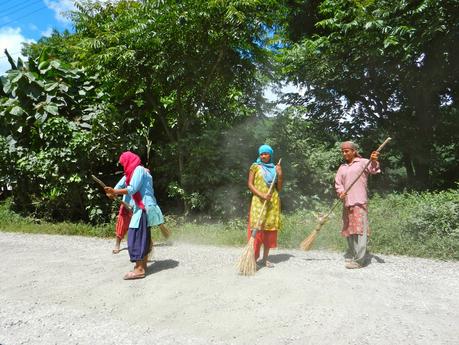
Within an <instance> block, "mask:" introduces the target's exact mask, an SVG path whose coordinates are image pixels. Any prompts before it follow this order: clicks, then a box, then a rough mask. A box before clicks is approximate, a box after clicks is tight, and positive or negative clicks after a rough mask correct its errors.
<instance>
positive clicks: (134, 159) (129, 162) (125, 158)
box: [119, 151, 145, 210]
mask: <svg viewBox="0 0 459 345" xmlns="http://www.w3.org/2000/svg"><path fill="white" fill-rule="evenodd" d="M119 162H120V164H121V165H122V166H123V170H124V175H125V176H126V184H127V185H129V183H130V182H131V178H132V174H133V173H134V170H135V168H137V167H138V166H139V165H141V164H140V163H141V160H140V157H139V156H137V155H136V154H135V153H132V152H130V151H126V152H123V153H122V154H121V156H120V159H119ZM132 198H133V199H134V201H135V203H136V205H137V206H138V207H140V208H141V209H143V210H144V209H145V205H144V204H143V202H142V196H141V195H140V192H137V193H135V194H134V195H133V196H132Z"/></svg>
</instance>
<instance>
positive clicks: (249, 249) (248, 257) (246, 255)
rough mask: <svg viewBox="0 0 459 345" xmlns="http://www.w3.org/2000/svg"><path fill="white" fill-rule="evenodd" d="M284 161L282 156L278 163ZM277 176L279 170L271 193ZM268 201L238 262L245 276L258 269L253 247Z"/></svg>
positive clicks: (274, 179)
mask: <svg viewBox="0 0 459 345" xmlns="http://www.w3.org/2000/svg"><path fill="white" fill-rule="evenodd" d="M281 161H282V158H281V159H279V162H278V163H277V164H278V165H279V164H280V163H281ZM276 177H277V171H276V172H275V173H274V178H273V180H272V182H271V184H270V186H269V189H268V194H271V192H272V190H273V187H274V183H275V181H276ZM267 202H268V200H265V201H264V202H263V207H262V208H261V211H260V213H259V215H258V220H257V226H256V227H255V229H252V234H251V236H250V239H249V241H248V243H247V245H246V246H245V248H244V251H243V252H242V255H241V257H240V259H239V262H238V264H237V267H238V270H239V274H241V275H243V276H251V275H254V274H255V272H256V271H257V263H256V261H255V250H254V249H253V245H254V242H255V236H256V235H257V231H258V230H259V229H260V226H261V219H262V216H263V213H264V211H265V208H266V205H267Z"/></svg>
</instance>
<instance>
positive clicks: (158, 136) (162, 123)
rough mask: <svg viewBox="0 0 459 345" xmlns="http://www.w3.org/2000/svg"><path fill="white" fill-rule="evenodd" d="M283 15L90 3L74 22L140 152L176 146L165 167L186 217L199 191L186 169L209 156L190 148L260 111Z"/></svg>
mask: <svg viewBox="0 0 459 345" xmlns="http://www.w3.org/2000/svg"><path fill="white" fill-rule="evenodd" d="M278 6H279V4H278V2H277V1H273V0H271V1H258V0H250V1H249V0H247V1H217V0H214V1H208V2H201V1H191V0H184V1H180V2H177V1H172V0H166V1H142V2H136V1H120V2H118V3H115V4H108V5H100V4H97V3H96V4H90V3H84V4H81V5H80V6H79V11H78V12H76V13H74V17H73V18H74V21H75V27H76V35H78V36H79V37H80V38H81V44H80V47H81V48H82V51H84V52H85V53H84V54H83V55H84V56H83V60H84V61H85V64H86V65H87V66H93V67H94V72H97V73H98V74H99V75H100V76H101V78H102V81H103V84H104V86H105V87H106V90H107V92H110V93H111V95H112V99H111V101H112V103H113V104H114V105H115V106H116V107H117V109H119V111H120V112H121V113H124V114H125V116H126V117H127V118H130V119H132V123H131V128H132V129H133V130H134V129H135V128H136V129H137V130H140V132H141V133H142V135H141V137H142V138H144V139H145V140H143V145H142V144H140V143H139V144H138V145H137V146H138V148H142V146H143V147H144V149H143V150H141V151H142V152H145V154H144V155H145V156H146V157H147V158H148V159H150V157H151V155H152V154H156V155H157V156H159V152H156V153H152V152H151V150H152V148H154V147H155V144H156V147H157V146H158V144H159V141H161V144H160V145H161V147H162V148H165V147H169V150H163V153H164V152H167V151H169V152H170V154H169V155H168V156H167V157H164V158H165V159H164V160H163V161H162V162H161V163H163V164H165V165H168V168H167V171H168V172H169V173H172V174H171V175H170V176H169V179H170V180H172V181H171V186H172V187H174V188H173V190H180V193H176V194H175V195H176V196H180V197H182V198H183V200H184V205H185V210H186V211H187V212H188V211H189V210H190V208H191V206H192V204H190V203H189V202H188V201H189V197H190V196H191V195H192V194H193V193H195V192H197V191H196V190H194V189H195V188H196V185H197V184H196V179H195V174H196V172H195V171H190V169H188V168H187V166H188V165H189V164H190V162H192V161H195V160H196V159H199V156H198V157H196V156H194V154H195V153H194V152H196V151H197V152H204V151H206V150H202V151H199V150H192V149H191V148H192V147H191V146H190V145H193V144H196V143H199V140H196V139H198V138H199V136H200V135H201V134H203V133H206V131H207V133H210V132H214V133H216V132H221V131H223V130H224V129H225V128H229V127H230V126H232V125H233V124H235V123H237V122H238V121H242V120H243V119H246V118H247V117H250V116H254V115H256V114H260V112H261V109H262V106H263V98H262V89H263V85H264V82H263V78H262V77H263V76H264V75H267V74H268V73H269V62H270V56H271V52H270V51H269V50H268V49H267V48H266V42H267V41H268V28H269V26H270V25H272V24H273V23H274V17H275V15H276V14H277V12H276V11H277V8H278ZM149 138H155V140H154V141H153V142H152V141H151V139H149ZM147 139H148V140H147ZM212 152H213V154H214V155H216V154H217V153H218V151H217V150H212ZM212 152H211V151H208V150H207V151H206V154H208V155H212ZM173 180H175V181H173ZM205 183H211V181H210V180H208V181H204V182H203V184H205ZM177 186H178V189H177ZM207 187H208V186H207Z"/></svg>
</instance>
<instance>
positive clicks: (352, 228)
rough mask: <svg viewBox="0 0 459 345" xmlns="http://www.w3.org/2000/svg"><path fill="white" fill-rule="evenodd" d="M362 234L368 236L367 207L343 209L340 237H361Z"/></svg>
mask: <svg viewBox="0 0 459 345" xmlns="http://www.w3.org/2000/svg"><path fill="white" fill-rule="evenodd" d="M364 233H366V234H367V235H370V226H369V223H368V207H367V205H355V206H351V207H343V228H342V229H341V235H343V236H344V237H348V236H351V235H363V234H364Z"/></svg>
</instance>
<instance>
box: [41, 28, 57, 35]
mask: <svg viewBox="0 0 459 345" xmlns="http://www.w3.org/2000/svg"><path fill="white" fill-rule="evenodd" d="M53 31H54V29H53V28H52V27H51V26H48V27H47V28H46V30H45V31H42V32H40V35H42V36H43V37H49V36H51V35H52V33H53Z"/></svg>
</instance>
